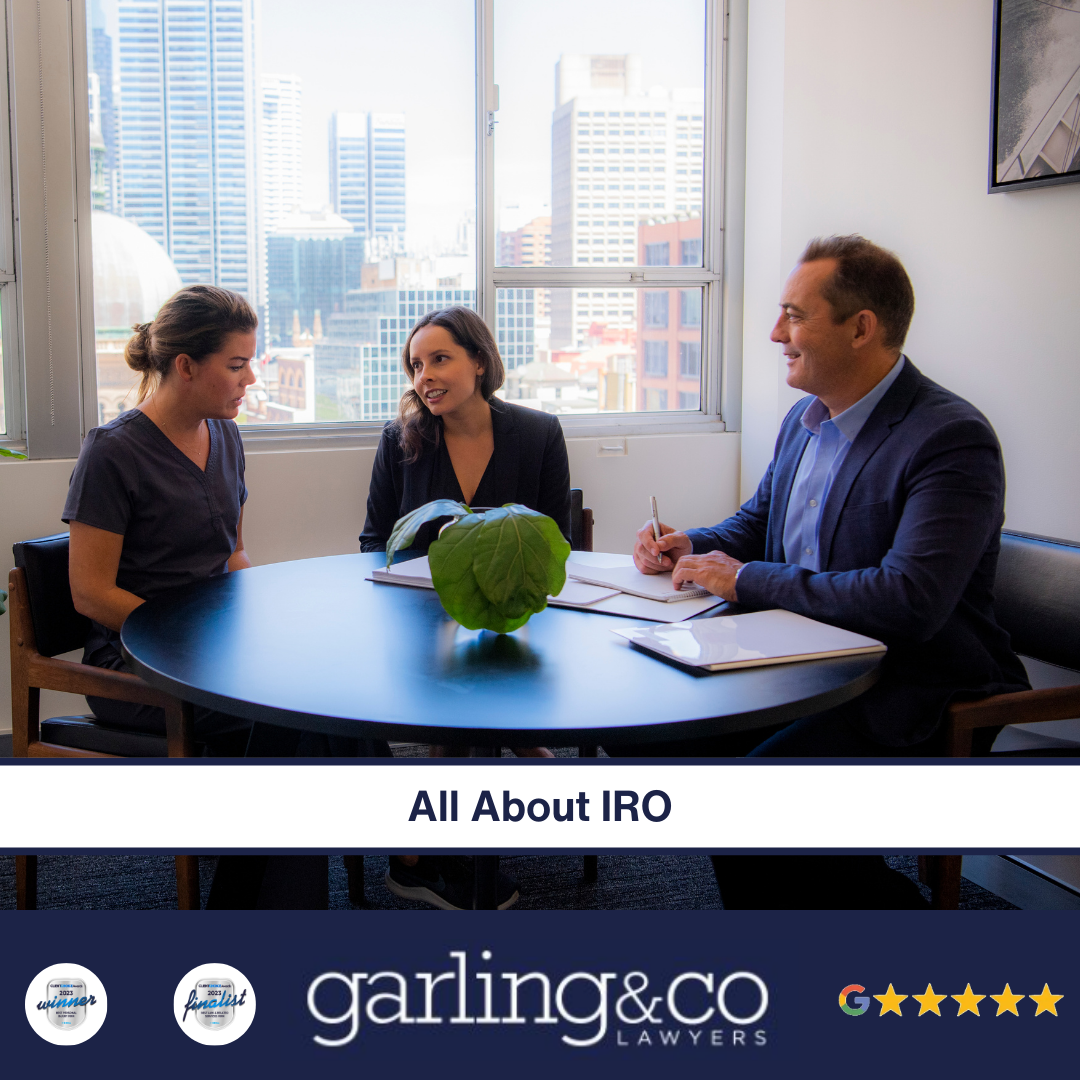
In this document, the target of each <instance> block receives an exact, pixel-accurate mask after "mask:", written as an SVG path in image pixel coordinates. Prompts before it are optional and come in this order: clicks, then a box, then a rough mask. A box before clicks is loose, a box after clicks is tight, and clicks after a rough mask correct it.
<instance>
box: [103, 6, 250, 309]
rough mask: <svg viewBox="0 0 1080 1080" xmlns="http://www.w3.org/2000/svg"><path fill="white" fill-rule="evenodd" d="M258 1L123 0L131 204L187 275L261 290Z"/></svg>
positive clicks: (124, 201) (124, 177)
mask: <svg viewBox="0 0 1080 1080" xmlns="http://www.w3.org/2000/svg"><path fill="white" fill-rule="evenodd" d="M255 2H256V0H121V3H120V6H119V27H120V33H119V38H120V42H119V62H120V148H121V149H120V188H121V203H120V209H121V213H122V214H123V216H124V217H126V218H130V219H131V220H133V221H135V222H137V223H138V224H139V225H140V226H141V227H142V228H143V229H145V230H146V231H147V232H148V233H149V234H150V235H151V236H152V237H153V238H154V239H155V240H156V241H157V242H158V243H159V244H161V246H162V247H163V248H165V250H166V252H168V254H169V256H170V258H171V259H172V261H173V263H174V264H175V266H176V268H177V270H178V271H179V272H180V276H181V278H182V280H183V281H184V283H185V284H189V283H193V282H211V283H213V284H215V285H220V286H222V287H224V288H228V289H234V290H236V291H237V292H240V293H243V294H245V295H246V296H249V297H250V298H252V299H254V290H255V285H256V270H257V265H258V259H257V245H256V232H255V228H256V220H255V217H256V213H255V175H256V170H255V146H254V130H255V108H254V90H255V80H254V77H253V70H254V34H253V28H254V8H255Z"/></svg>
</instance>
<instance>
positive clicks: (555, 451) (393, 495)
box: [360, 307, 570, 908]
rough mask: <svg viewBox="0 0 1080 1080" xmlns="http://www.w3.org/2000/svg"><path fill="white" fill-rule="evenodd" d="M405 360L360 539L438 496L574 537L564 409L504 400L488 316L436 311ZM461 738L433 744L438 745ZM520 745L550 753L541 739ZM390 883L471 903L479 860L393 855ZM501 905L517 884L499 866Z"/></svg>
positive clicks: (423, 535) (432, 529)
mask: <svg viewBox="0 0 1080 1080" xmlns="http://www.w3.org/2000/svg"><path fill="white" fill-rule="evenodd" d="M401 362H402V364H403V365H404V368H405V373H406V375H407V376H408V377H409V381H410V382H411V383H412V389H410V390H406V391H405V393H404V394H403V395H402V398H401V404H400V406H399V407H398V416H397V420H395V421H393V422H391V423H389V424H387V426H386V428H385V429H384V430H383V436H382V441H381V442H380V443H379V449H378V452H377V453H376V455H375V464H374V466H373V468H372V472H371V485H370V487H369V489H368V502H367V521H366V522H365V524H364V531H363V533H361V535H360V547H361V550H362V551H385V550H386V543H387V541H388V540H389V538H390V533H391V531H392V530H393V528H394V523H395V522H396V521H397V520H398V518H400V517H402V516H403V515H404V514H407V513H409V512H410V511H412V510H415V509H416V508H417V507H419V506H423V505H424V504H425V503H428V502H431V501H432V500H434V499H453V500H455V501H456V502H463V503H465V504H466V505H467V506H485V507H490V506H502V505H503V504H504V503H522V504H523V505H525V506H527V507H529V509H531V510H537V511H539V512H540V513H541V514H547V515H548V517H550V518H553V519H554V520H555V522H556V523H557V524H558V526H559V528H560V529H561V530H562V532H563V535H564V536H565V537H566V538H567V540H569V539H570V465H569V462H568V460H567V457H566V443H565V441H564V439H563V434H562V426H561V425H560V423H559V420H558V418H557V417H555V416H552V415H550V414H548V413H543V412H537V411H536V410H534V409H526V408H523V407H522V406H520V405H512V404H510V403H509V402H505V401H500V400H499V399H498V398H496V397H494V396H493V395H494V393H495V391H496V390H498V389H499V387H500V386H502V384H503V379H504V377H505V374H506V372H505V369H504V368H503V362H502V357H500V356H499V349H498V346H497V345H496V344H495V339H494V338H493V337H492V336H491V331H490V330H489V329H488V326H487V324H486V323H485V322H484V320H483V319H481V318H480V316H479V315H477V314H476V312H474V311H470V310H469V309H468V308H463V307H455V308H448V309H446V310H445V311H433V312H429V313H428V314H427V315H425V316H423V317H422V318H421V319H419V320H418V321H417V323H416V325H415V326H414V327H413V328H412V331H411V332H410V333H409V337H408V339H407V340H406V342H405V348H404V350H403V351H402V356H401ZM441 525H442V521H440V520H436V521H432V522H428V523H427V524H426V525H424V526H422V527H421V529H420V531H419V532H418V533H417V535H416V539H415V540H414V541H413V544H412V547H413V549H414V550H418V551H427V549H428V547H429V546H430V544H431V543H432V541H434V540H435V539H436V537H437V536H438V535H439V528H440V526H441ZM463 749H464V748H462V747H439V746H433V747H432V748H431V752H432V754H433V756H440V757H441V756H450V755H453V754H455V753H461V752H462V751H463ZM515 753H517V754H519V755H527V756H533V757H550V756H552V755H551V753H550V751H548V750H546V749H543V748H539V747H534V748H521V749H516V750H515ZM386 885H387V887H388V888H389V889H390V890H391V891H392V892H394V893H396V894H397V895H398V896H401V897H404V898H406V899H412V900H423V901H425V902H426V903H429V904H432V905H433V906H435V907H440V908H461V907H471V906H472V870H471V868H470V867H469V866H468V864H467V863H466V862H465V861H464V860H461V859H452V858H451V859H448V858H445V857H431V856H424V857H417V856H415V855H404V856H391V857H390V870H389V872H388V873H387V875H386ZM498 892H499V896H498V906H499V907H500V908H506V907H510V906H511V904H513V903H515V902H516V900H517V898H518V889H517V885H516V884H515V883H514V882H513V881H511V880H510V879H509V878H507V877H506V876H505V875H503V874H500V875H499V886H498Z"/></svg>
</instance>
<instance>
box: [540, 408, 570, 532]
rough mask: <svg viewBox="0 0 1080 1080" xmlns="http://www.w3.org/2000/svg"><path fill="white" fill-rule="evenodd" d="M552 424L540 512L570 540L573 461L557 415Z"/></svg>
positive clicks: (542, 476)
mask: <svg viewBox="0 0 1080 1080" xmlns="http://www.w3.org/2000/svg"><path fill="white" fill-rule="evenodd" d="M550 421H551V422H550V424H549V425H548V430H547V438H546V439H545V441H544V455H543V460H542V463H541V466H540V492H539V497H538V499H537V503H538V505H537V507H536V509H537V510H539V511H540V513H541V514H547V516H548V517H549V518H552V519H553V520H554V522H555V524H556V525H558V526H559V529H560V531H561V532H562V534H563V536H565V537H566V539H567V540H568V541H569V539H570V461H569V459H568V458H567V456H566V439H565V438H563V430H562V424H560V423H559V418H558V417H557V416H552V417H551V418H550Z"/></svg>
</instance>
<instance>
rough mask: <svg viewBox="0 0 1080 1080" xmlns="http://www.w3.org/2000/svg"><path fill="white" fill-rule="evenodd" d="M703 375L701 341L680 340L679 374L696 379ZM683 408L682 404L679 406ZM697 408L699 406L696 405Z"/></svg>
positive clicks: (685, 377)
mask: <svg viewBox="0 0 1080 1080" xmlns="http://www.w3.org/2000/svg"><path fill="white" fill-rule="evenodd" d="M700 375H701V342H700V341H680V342H679V376H680V378H683V379H696V378H698V377H699V376H700ZM679 407H680V408H682V406H681V405H680V406H679ZM694 408H695V409H696V408H697V406H696V405H695V406H694Z"/></svg>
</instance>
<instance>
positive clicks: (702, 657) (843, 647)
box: [613, 609, 886, 671]
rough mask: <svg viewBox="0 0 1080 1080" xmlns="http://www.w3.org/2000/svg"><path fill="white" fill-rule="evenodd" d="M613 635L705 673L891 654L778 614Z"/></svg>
mask: <svg viewBox="0 0 1080 1080" xmlns="http://www.w3.org/2000/svg"><path fill="white" fill-rule="evenodd" d="M613 633H616V634H619V635H620V636H621V637H624V638H626V639H627V640H628V641H630V642H631V643H632V644H634V645H637V646H638V647H640V648H642V649H647V650H649V651H651V652H654V653H657V654H659V655H660V656H664V657H667V658H668V659H671V660H675V661H677V662H678V663H680V664H686V665H687V666H689V667H695V668H703V669H704V670H706V671H728V670H731V669H733V668H747V667H760V666H763V665H765V664H789V663H794V662H795V661H796V660H818V659H821V658H822V657H826V656H857V655H859V654H862V653H883V652H885V651H886V650H885V646H884V645H883V644H882V643H881V642H880V641H876V640H875V639H874V638H869V637H864V636H863V635H862V634H855V633H852V632H851V631H850V630H841V629H840V628H839V627H836V626H829V625H828V624H827V623H821V622H817V621H816V620H814V619H807V618H806V617H805V616H803V615H796V614H795V613H794V612H791V611H781V610H779V609H777V610H774V611H754V612H749V613H747V614H745V615H718V616H716V617H715V618H712V619H695V620H693V621H692V622H680V623H670V624H667V625H663V626H649V627H642V626H620V627H615V628H614V629H613Z"/></svg>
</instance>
